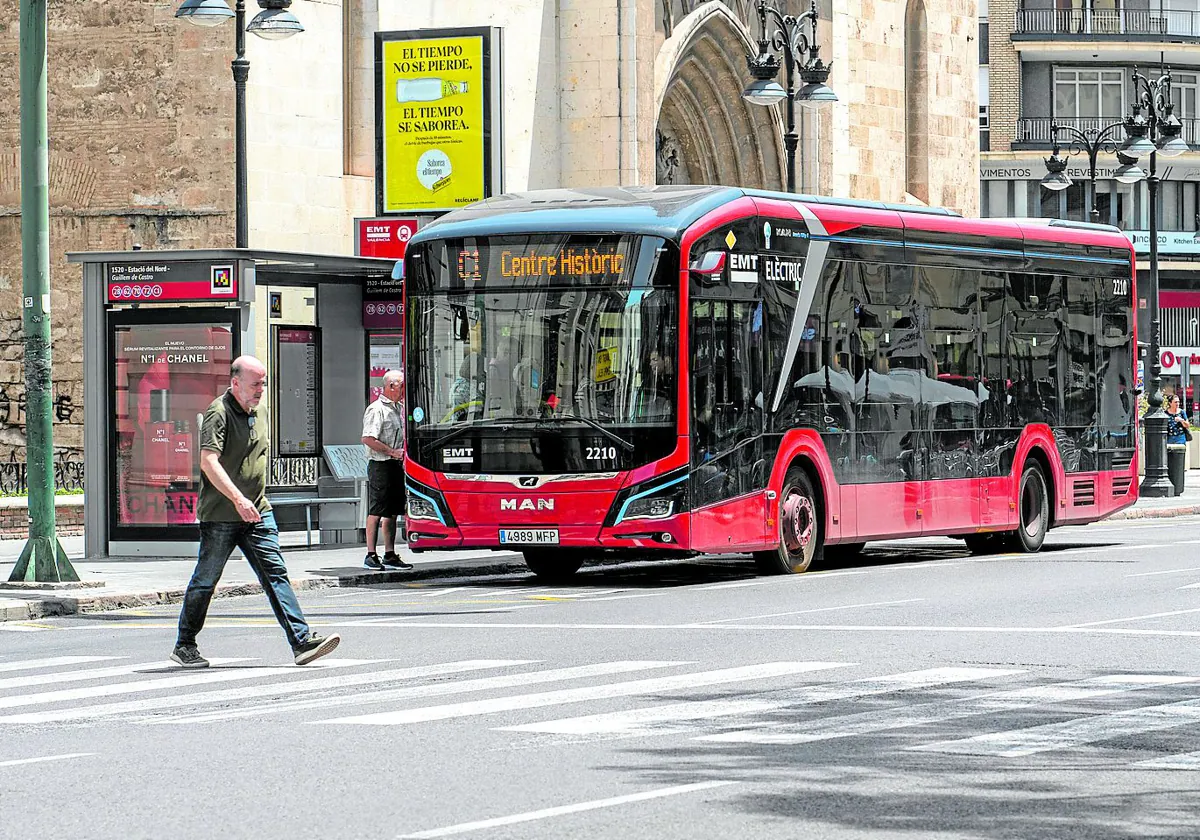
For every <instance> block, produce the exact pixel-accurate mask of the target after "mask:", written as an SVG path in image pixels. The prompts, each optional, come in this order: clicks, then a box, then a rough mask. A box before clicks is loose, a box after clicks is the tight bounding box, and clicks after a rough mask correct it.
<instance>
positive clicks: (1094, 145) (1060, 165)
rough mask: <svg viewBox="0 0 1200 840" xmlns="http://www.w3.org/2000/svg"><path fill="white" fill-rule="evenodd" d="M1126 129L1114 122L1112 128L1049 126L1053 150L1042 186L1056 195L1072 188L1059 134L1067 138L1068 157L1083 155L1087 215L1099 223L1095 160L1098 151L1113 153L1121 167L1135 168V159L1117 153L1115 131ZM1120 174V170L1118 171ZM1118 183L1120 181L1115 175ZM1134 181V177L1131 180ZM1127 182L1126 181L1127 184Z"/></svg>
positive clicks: (1110, 126)
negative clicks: (1084, 160)
mask: <svg viewBox="0 0 1200 840" xmlns="http://www.w3.org/2000/svg"><path fill="white" fill-rule="evenodd" d="M1124 127H1125V123H1124V122H1120V121H1118V122H1114V123H1112V124H1111V125H1106V126H1104V127H1103V128H1082V129H1081V128H1076V127H1075V126H1073V125H1060V124H1059V123H1051V125H1050V139H1051V141H1052V142H1053V143H1054V149H1053V151H1051V152H1050V157H1048V158H1046V177H1044V178H1042V186H1043V187H1045V188H1046V189H1048V190H1053V191H1055V192H1059V191H1061V190H1065V189H1066V188H1067V187H1069V186H1071V185H1072V184H1073V183H1074V182H1073V181H1072V180H1071V177H1070V176H1069V175H1067V172H1066V169H1067V157H1066V156H1064V155H1063V154H1062V153H1061V151H1060V149H1059V142H1058V135H1059V132H1062V133H1063V134H1065V135H1067V138H1068V145H1067V150H1068V156H1070V155H1079V154H1085V155H1087V158H1088V181H1089V182H1090V185H1091V186H1090V189H1089V193H1090V194H1089V200H1088V205H1089V207H1090V208H1091V209H1090V210H1089V212H1088V217H1089V219H1090V220H1091V221H1093V222H1099V221H1100V210H1099V208H1097V207H1096V158H1097V157H1098V156H1099V154H1100V152H1107V153H1109V154H1116V155H1117V159H1118V160H1119V161H1120V162H1121V165H1122V167H1126V166H1130V165H1132V166H1136V165H1137V163H1136V159H1134V158H1130V157H1127V156H1126V155H1124V154H1122V153H1121V151H1120V150H1119V143H1118V141H1117V136H1116V135H1117V132H1118V131H1120V130H1121V129H1123V128H1124ZM1118 172H1120V170H1118ZM1137 177H1138V178H1140V177H1142V176H1141V170H1138V175H1137ZM1118 179H1119V180H1122V179H1121V178H1120V176H1118ZM1134 180H1136V178H1135V179H1134ZM1127 183H1128V182H1127Z"/></svg>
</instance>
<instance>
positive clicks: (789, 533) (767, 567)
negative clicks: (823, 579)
mask: <svg viewBox="0 0 1200 840" xmlns="http://www.w3.org/2000/svg"><path fill="white" fill-rule="evenodd" d="M776 521H777V522H778V525H777V528H778V535H779V545H778V546H777V547H776V548H774V549H772V550H770V551H756V552H755V553H754V563H755V565H756V566H758V571H759V573H760V574H764V575H794V574H800V573H801V572H807V571H808V570H809V569H810V568H811V567H812V565H813V563H817V564H818V565H819V564H820V562H821V558H822V553H823V551H824V548H825V544H824V539H825V528H824V525H823V522H822V518H821V512H820V508H819V507H818V506H817V494H816V492H815V491H814V490H813V486H812V482H811V481H809V478H808V474H807V473H805V472H804V470H802V469H800V468H799V467H792V468H791V469H789V470H788V472H787V477H786V478H785V479H784V481H783V492H781V493H780V494H779V515H778V516H777V517H776Z"/></svg>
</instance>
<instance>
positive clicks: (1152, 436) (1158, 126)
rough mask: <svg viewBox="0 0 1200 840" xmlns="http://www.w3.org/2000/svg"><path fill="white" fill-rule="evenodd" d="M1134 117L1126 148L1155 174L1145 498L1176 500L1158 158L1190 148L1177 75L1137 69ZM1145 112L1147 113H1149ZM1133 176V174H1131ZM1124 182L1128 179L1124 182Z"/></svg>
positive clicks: (1150, 177)
mask: <svg viewBox="0 0 1200 840" xmlns="http://www.w3.org/2000/svg"><path fill="white" fill-rule="evenodd" d="M1133 89H1134V105H1133V114H1132V115H1131V116H1130V117H1129V119H1127V120H1126V121H1125V132H1126V134H1127V135H1128V140H1127V141H1126V143H1125V146H1124V147H1123V148H1122V149H1121V151H1123V152H1124V153H1125V154H1126V155H1127V156H1128V157H1129V158H1131V159H1133V160H1136V159H1137V158H1139V157H1141V156H1142V155H1144V154H1147V153H1148V154H1149V155H1150V171H1149V173H1148V174H1147V175H1146V187H1147V190H1148V191H1149V202H1150V286H1149V288H1148V289H1147V290H1146V297H1147V298H1148V300H1149V310H1150V312H1149V315H1150V382H1149V395H1148V397H1147V400H1148V402H1149V410H1148V411H1147V412H1146V416H1145V418H1144V424H1145V429H1146V476H1145V478H1144V479H1143V480H1142V486H1141V494H1142V495H1143V496H1173V495H1175V487H1174V485H1173V484H1172V483H1171V480H1170V478H1169V476H1168V475H1167V415H1166V413H1165V412H1164V411H1163V409H1162V406H1163V393H1162V365H1161V364H1160V363H1159V349H1158V340H1159V319H1158V183H1159V178H1158V171H1157V166H1156V164H1157V158H1158V155H1164V156H1166V157H1174V156H1175V155H1178V154H1181V153H1183V152H1185V151H1187V149H1188V145H1187V143H1186V142H1185V141H1184V140H1183V138H1182V137H1181V136H1180V134H1181V133H1182V131H1183V124H1182V123H1180V122H1179V118H1178V117H1176V116H1175V114H1174V113H1173V112H1174V110H1175V106H1174V104H1173V103H1172V102H1171V72H1170V70H1167V71H1165V72H1163V73H1162V74H1161V75H1160V76H1159V77H1158V78H1157V79H1149V78H1147V77H1146V76H1143V75H1142V74H1141V73H1139V72H1138V70H1137V68H1136V67H1135V68H1133ZM1143 111H1144V112H1145V113H1144V114H1143ZM1130 174H1132V173H1130ZM1122 180H1123V179H1122Z"/></svg>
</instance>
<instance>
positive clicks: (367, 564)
mask: <svg viewBox="0 0 1200 840" xmlns="http://www.w3.org/2000/svg"><path fill="white" fill-rule="evenodd" d="M363 568H364V569H374V570H375V571H377V572H382V571H383V563H381V562H379V555H378V554H376V553H375V552H374V551H372V552H369V553H368V554H367V556H366V557H364V558H363Z"/></svg>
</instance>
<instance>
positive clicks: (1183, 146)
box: [1158, 135, 1189, 157]
mask: <svg viewBox="0 0 1200 840" xmlns="http://www.w3.org/2000/svg"><path fill="white" fill-rule="evenodd" d="M1188 149H1189V146H1188V144H1187V141H1186V140H1184V139H1183V138H1182V137H1180V136H1179V135H1176V136H1174V137H1172V138H1171V139H1170V140H1167V141H1166V142H1165V143H1163V144H1162V145H1161V146H1159V147H1158V153H1159V154H1160V155H1162V156H1163V157H1178V156H1179V155H1181V154H1183V153H1184V152H1186V151H1188Z"/></svg>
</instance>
